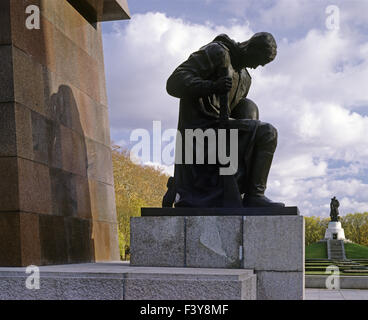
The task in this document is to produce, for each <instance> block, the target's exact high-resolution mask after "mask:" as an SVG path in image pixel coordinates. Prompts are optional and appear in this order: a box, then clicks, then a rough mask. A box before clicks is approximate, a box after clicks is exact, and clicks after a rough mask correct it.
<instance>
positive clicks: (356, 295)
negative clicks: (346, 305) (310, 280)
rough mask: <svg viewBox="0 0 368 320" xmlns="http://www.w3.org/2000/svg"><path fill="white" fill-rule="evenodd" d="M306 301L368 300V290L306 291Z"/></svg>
mask: <svg viewBox="0 0 368 320" xmlns="http://www.w3.org/2000/svg"><path fill="white" fill-rule="evenodd" d="M305 300H368V290H357V289H341V290H327V289H305Z"/></svg>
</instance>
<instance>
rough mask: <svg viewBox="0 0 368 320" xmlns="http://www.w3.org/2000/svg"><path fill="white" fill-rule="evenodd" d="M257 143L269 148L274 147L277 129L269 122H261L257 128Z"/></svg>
mask: <svg viewBox="0 0 368 320" xmlns="http://www.w3.org/2000/svg"><path fill="white" fill-rule="evenodd" d="M258 131H259V132H258V133H259V144H261V145H268V146H270V148H271V149H273V151H274V149H276V145H277V138H278V132H277V129H276V128H275V127H274V126H273V125H272V124H269V123H265V122H262V123H261V124H260V125H259V128H258Z"/></svg>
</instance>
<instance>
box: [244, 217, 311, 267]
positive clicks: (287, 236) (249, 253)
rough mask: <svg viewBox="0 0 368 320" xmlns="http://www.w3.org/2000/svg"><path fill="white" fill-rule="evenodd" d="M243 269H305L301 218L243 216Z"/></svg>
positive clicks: (302, 220) (302, 219) (302, 218)
mask: <svg viewBox="0 0 368 320" xmlns="http://www.w3.org/2000/svg"><path fill="white" fill-rule="evenodd" d="M243 219H244V231H243V237H244V240H243V246H244V268H246V269H255V270H257V271H258V270H264V271H300V272H303V271H304V256H305V253H304V217H302V216H288V217H286V216H284V217H244V218H243Z"/></svg>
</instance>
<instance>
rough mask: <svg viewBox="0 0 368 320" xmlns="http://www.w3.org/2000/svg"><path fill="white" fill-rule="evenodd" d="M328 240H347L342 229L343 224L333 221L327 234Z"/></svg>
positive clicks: (329, 224)
mask: <svg viewBox="0 0 368 320" xmlns="http://www.w3.org/2000/svg"><path fill="white" fill-rule="evenodd" d="M325 239H326V240H345V232H344V229H343V228H342V227H341V222H335V221H331V222H329V223H328V228H327V229H326V232H325Z"/></svg>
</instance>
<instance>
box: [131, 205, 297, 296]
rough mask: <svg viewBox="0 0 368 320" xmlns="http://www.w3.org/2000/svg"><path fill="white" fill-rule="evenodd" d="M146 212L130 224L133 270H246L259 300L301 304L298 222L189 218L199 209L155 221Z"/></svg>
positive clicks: (292, 218)
mask: <svg viewBox="0 0 368 320" xmlns="http://www.w3.org/2000/svg"><path fill="white" fill-rule="evenodd" d="M147 210H149V209H145V211H146V212H145V214H146V215H147V216H145V217H135V218H131V247H130V249H131V265H132V266H149V267H181V268H183V267H184V268H223V269H239V268H244V269H247V270H254V272H255V273H256V276H257V299H303V297H304V218H303V217H302V216H299V215H287V216H281V215H274V216H267V215H265V211H267V210H266V209H265V208H262V209H261V210H262V211H261V212H263V213H262V214H264V215H263V216H257V215H254V214H252V215H251V216H244V214H246V213H247V211H246V210H245V211H243V215H240V214H241V212H239V209H236V210H234V211H236V214H238V215H234V216H232V215H226V216H223V215H218V216H209V215H207V216H198V215H195V216H192V215H191V213H193V212H195V213H196V214H198V211H200V209H195V210H194V211H193V210H191V209H186V213H187V215H185V216H158V214H159V210H158V209H154V210H155V211H156V216H148V215H149V214H148V213H147ZM164 210H165V209H163V211H162V212H164ZM173 210H174V209H173ZM183 210H184V209H181V210H180V211H181V212H180V213H182V214H183V213H185V212H184V211H183ZM206 210H207V209H204V212H205V211H206ZM217 210H220V209H217ZM229 210H231V209H224V211H229ZM220 211H221V210H220ZM252 213H254V211H252ZM280 213H281V212H279V214H280ZM218 214H220V212H219V213H218Z"/></svg>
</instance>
